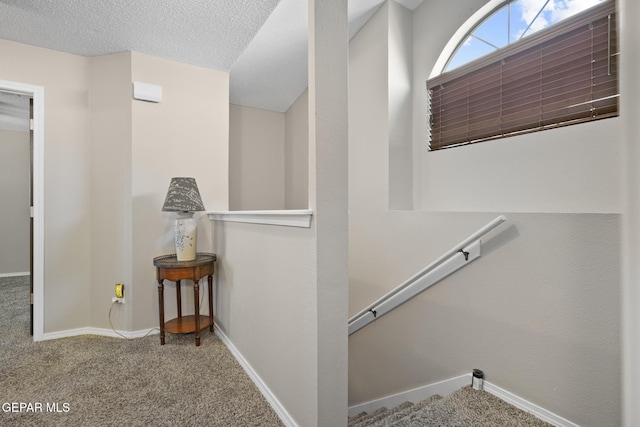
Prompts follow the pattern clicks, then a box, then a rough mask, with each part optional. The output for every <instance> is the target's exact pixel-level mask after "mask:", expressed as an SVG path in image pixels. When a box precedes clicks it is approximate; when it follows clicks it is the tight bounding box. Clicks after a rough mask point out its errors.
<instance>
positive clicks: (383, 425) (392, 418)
mask: <svg viewBox="0 0 640 427" xmlns="http://www.w3.org/2000/svg"><path fill="white" fill-rule="evenodd" d="M440 399H442V396H440V395H439V394H434V395H433V396H431V397H429V398H427V399H425V400H422V401H420V402H418V403H416V404H415V405H414V404H411V406H408V407H405V408H404V409H402V410H401V411H393V409H392V410H391V411H390V413H389V415H388V416H387V417H385V418H383V419H381V420H378V421H376V422H374V423H373V424H371V425H370V426H368V427H387V426H390V425H393V423H395V422H396V421H398V420H401V419H403V418H404V417H406V416H407V415H409V414H411V413H412V412H414V411H418V410H420V409H422V408H424V407H425V406H428V405H430V404H431V403H433V402H435V401H437V400H440Z"/></svg>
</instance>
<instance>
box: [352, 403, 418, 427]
mask: <svg viewBox="0 0 640 427" xmlns="http://www.w3.org/2000/svg"><path fill="white" fill-rule="evenodd" d="M414 406H415V405H414V404H413V403H411V402H404V403H401V404H400V405H398V406H396V407H394V408H391V409H390V410H388V411H384V412H381V413H378V414H376V415H373V413H372V416H370V417H367V418H364V419H362V420H360V421H358V422H357V423H355V424H353V425H351V424H349V427H368V426H372V425H374V424H375V423H376V422H380V421H381V420H385V419H387V418H390V417H393V416H394V414H397V413H398V412H401V411H403V410H409V411H410V410H412V409H413V408H414ZM383 425H384V424H383Z"/></svg>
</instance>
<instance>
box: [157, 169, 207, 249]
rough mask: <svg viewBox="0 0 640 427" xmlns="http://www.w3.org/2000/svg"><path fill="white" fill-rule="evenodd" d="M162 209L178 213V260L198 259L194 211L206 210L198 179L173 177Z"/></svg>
mask: <svg viewBox="0 0 640 427" xmlns="http://www.w3.org/2000/svg"><path fill="white" fill-rule="evenodd" d="M162 210H163V211H166V212H177V213H178V217H177V218H176V224H175V233H176V256H177V258H178V261H192V260H194V259H196V243H197V235H196V228H197V223H196V221H195V219H194V218H193V213H194V212H197V211H203V210H204V205H203V204H202V199H201V198H200V192H199V191H198V185H197V184H196V180H195V179H194V178H184V177H178V178H171V182H170V183H169V191H167V197H166V199H165V200H164V205H163V206H162Z"/></svg>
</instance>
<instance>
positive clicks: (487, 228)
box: [349, 215, 507, 323]
mask: <svg viewBox="0 0 640 427" xmlns="http://www.w3.org/2000/svg"><path fill="white" fill-rule="evenodd" d="M506 220H507V218H506V217H505V216H504V215H500V216H498V217H496V218H495V219H494V220H493V221H491V222H489V223H488V224H487V225H485V226H484V227H482V228H481V229H479V230H478V231H476V232H475V233H473V234H471V235H470V236H469V237H467V238H466V239H464V240H463V241H462V242H460V243H458V244H457V245H456V246H454V247H453V248H451V249H450V250H449V251H447V252H445V253H444V255H442V256H441V257H440V258H438V259H436V260H435V261H433V262H432V263H431V264H429V265H428V266H426V267H425V268H423V269H422V270H420V271H419V272H417V273H416V274H414V275H413V276H411V277H410V278H408V279H407V280H405V281H404V282H402V283H401V284H400V285H398V286H396V287H395V288H394V289H392V290H390V291H389V292H387V293H386V294H384V295H383V296H381V297H380V298H378V299H377V300H375V301H374V302H373V303H371V304H369V305H368V306H366V307H365V308H363V309H362V310H360V311H359V312H358V313H356V314H355V315H353V316H351V318H349V323H351V322H353V321H355V320H357V319H358V318H359V317H361V316H362V315H364V314H366V313H368V312H370V311H371V310H373V309H374V308H375V307H377V306H379V305H380V304H382V303H384V302H385V301H387V300H389V299H390V298H392V297H393V296H395V295H396V294H398V293H399V292H401V291H403V290H404V289H405V288H406V287H407V286H409V285H411V284H412V283H414V282H416V281H417V280H419V279H420V278H422V277H423V276H425V275H426V274H427V273H429V272H430V271H432V270H433V269H435V268H436V267H438V266H439V265H440V264H442V263H443V262H444V261H445V260H447V259H449V258H451V257H452V256H453V255H455V254H456V253H458V252H460V250H462V249H464V248H465V247H467V246H469V245H470V244H471V243H473V242H475V241H476V240H478V239H479V238H480V237H482V236H484V235H485V234H487V233H488V232H489V231H491V230H493V229H494V228H496V227H497V226H499V225H500V224H502V223H503V222H504V221H506Z"/></svg>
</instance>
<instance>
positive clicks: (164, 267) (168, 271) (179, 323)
mask: <svg viewBox="0 0 640 427" xmlns="http://www.w3.org/2000/svg"><path fill="white" fill-rule="evenodd" d="M215 263H216V255H215V254H209V253H200V252H199V253H197V254H196V259H194V260H193V261H178V260H177V257H176V255H175V254H173V255H162V256H159V257H156V258H154V259H153V265H155V266H156V269H157V276H158V310H159V312H160V344H161V345H164V335H165V331H167V332H171V333H176V334H182V333H189V332H195V333H196V346H199V345H200V330H202V329H204V328H206V327H207V326H208V327H209V330H210V331H211V332H213V273H214V269H215ZM204 276H207V277H208V282H209V289H208V291H209V317H207V316H201V315H200V298H199V296H200V285H199V282H200V279H202V278H203V277H204ZM165 279H166V280H170V281H172V282H175V283H176V302H177V305H178V317H176V318H175V319H172V320H169V321H168V322H166V323H165V321H164V283H163V282H164V280H165ZM181 280H192V281H193V297H194V303H193V305H194V307H195V313H194V314H193V315H188V316H183V315H182V299H181V295H180V281H181Z"/></svg>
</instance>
